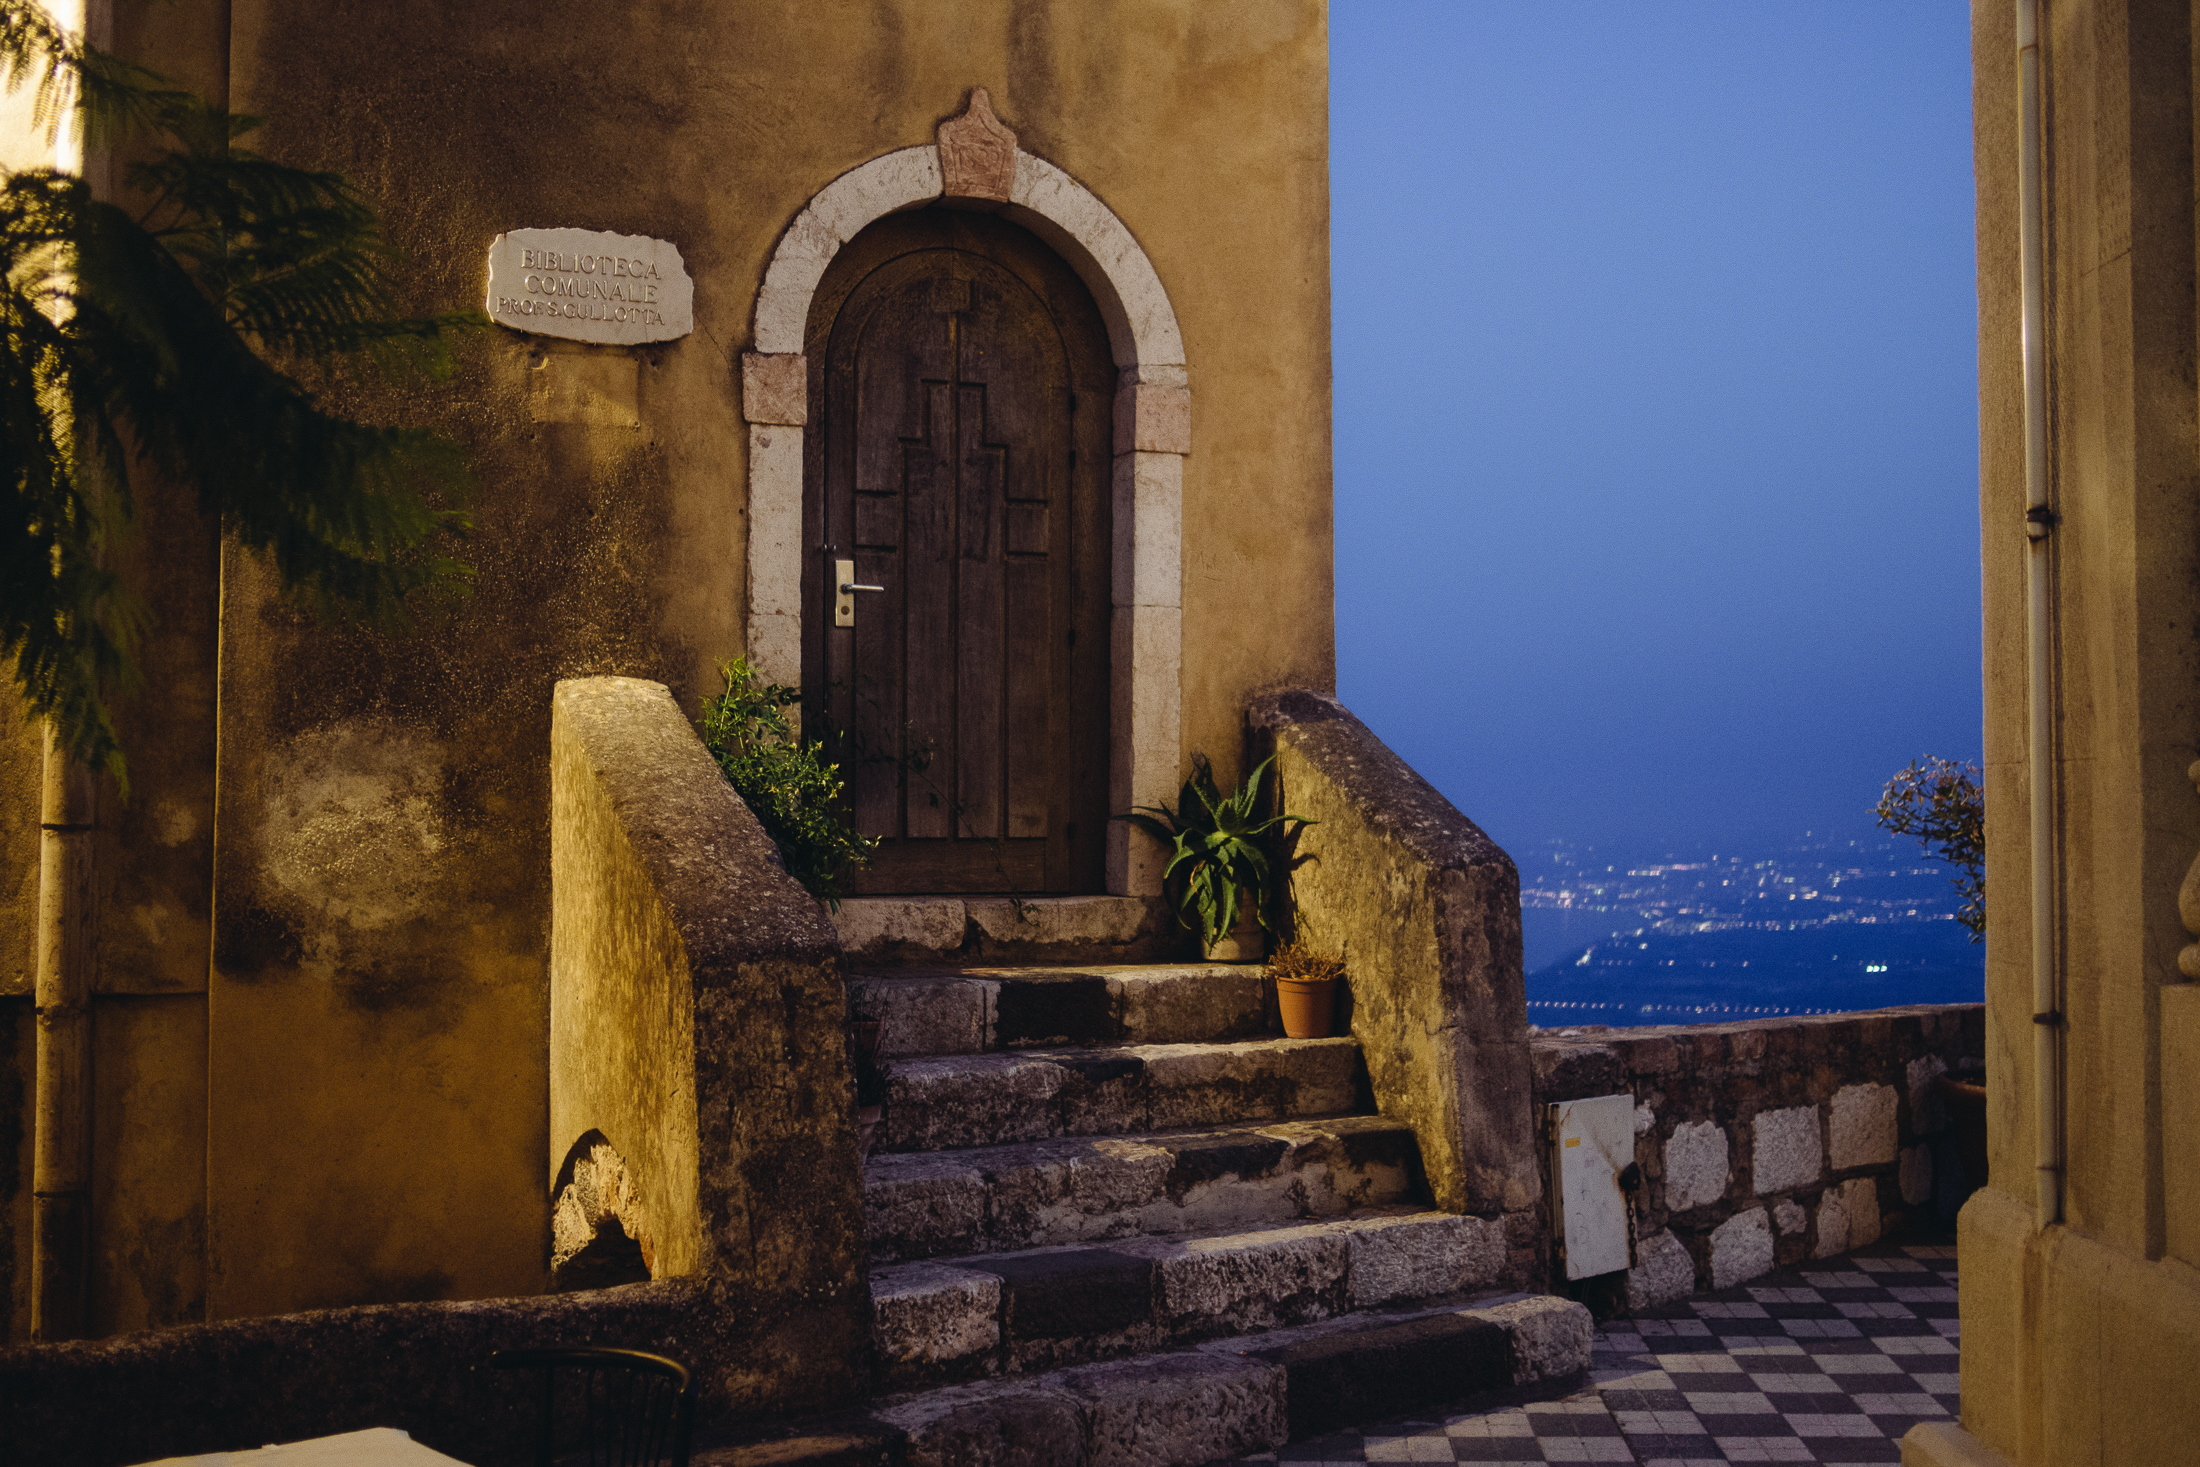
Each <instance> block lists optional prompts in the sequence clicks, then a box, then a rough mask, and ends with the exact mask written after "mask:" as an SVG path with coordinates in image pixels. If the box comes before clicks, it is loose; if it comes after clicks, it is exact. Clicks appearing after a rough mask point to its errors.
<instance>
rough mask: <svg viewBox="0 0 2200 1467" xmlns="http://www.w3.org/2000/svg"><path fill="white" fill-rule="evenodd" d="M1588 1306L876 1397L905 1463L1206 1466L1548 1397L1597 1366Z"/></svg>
mask: <svg viewBox="0 0 2200 1467" xmlns="http://www.w3.org/2000/svg"><path fill="white" fill-rule="evenodd" d="M1592 1333H1593V1326H1592V1324H1591V1321H1590V1318H1589V1311H1588V1310H1587V1309H1585V1308H1583V1307H1582V1306H1581V1305H1580V1304H1577V1303H1575V1302H1573V1301H1572V1300H1568V1299H1558V1298H1554V1297H1550V1296H1547V1295H1545V1296H1537V1297H1527V1296H1519V1295H1515V1296H1511V1297H1509V1298H1503V1299H1492V1300H1485V1301H1480V1302H1478V1303H1475V1304H1470V1305H1467V1306H1465V1307H1458V1306H1448V1307H1443V1308H1431V1309H1424V1310H1417V1311H1405V1312H1386V1311H1363V1312H1357V1313H1353V1314H1349V1315H1345V1316H1343V1317H1341V1318H1338V1319H1332V1320H1326V1321H1324V1322H1322V1323H1320V1324H1314V1325H1308V1326H1303V1327H1300V1328H1298V1329H1292V1330H1282V1331H1277V1332H1274V1333H1271V1334H1266V1335H1260V1336H1256V1337H1254V1338H1251V1339H1238V1338H1231V1339H1223V1340H1216V1341H1212V1342H1210V1343H1208V1344H1204V1345H1199V1346H1195V1347H1194V1348H1192V1349H1189V1350H1178V1351H1173V1352H1170V1353H1167V1354H1157V1355H1142V1356H1136V1357H1133V1358H1131V1359H1126V1360H1116V1361H1111V1362H1109V1363H1107V1364H1103V1365H1083V1366H1077V1367H1074V1368H1072V1369H1067V1370H1059V1371H1053V1372H1049V1373H1047V1374H1044V1375H1028V1376H1004V1377H1000V1378H998V1379H993V1380H987V1381H982V1382H979V1383H977V1384H973V1385H957V1386H945V1387H941V1388H938V1389H934V1390H930V1391H925V1392H923V1393H921V1394H912V1395H908V1396H903V1397H899V1398H889V1399H887V1400H884V1401H881V1402H878V1403H877V1404H876V1405H875V1406H874V1407H873V1410H872V1412H871V1415H872V1418H873V1419H875V1420H877V1421H879V1422H881V1423H882V1424H884V1425H886V1426H889V1427H891V1428H893V1429H894V1430H896V1431H898V1432H900V1433H901V1434H902V1438H903V1439H902V1444H901V1450H902V1452H903V1460H905V1461H908V1462H911V1463H917V1462H924V1463H955V1464H958V1467H1009V1464H1011V1463H1015V1464H1028V1463H1046V1464H1049V1467H1099V1464H1101V1463H1121V1462H1134V1463H1137V1464H1139V1467H1197V1464H1202V1463H1209V1462H1218V1461H1225V1460H1228V1459H1231V1458H1235V1457H1239V1456H1243V1455H1245V1454H1246V1453H1249V1452H1262V1451H1271V1450H1274V1449H1276V1448H1279V1447H1282V1446H1284V1445H1286V1444H1287V1443H1289V1442H1293V1441H1304V1440H1307V1439H1308V1438H1311V1437H1316V1436H1321V1435H1325V1434H1327V1433H1329V1432H1332V1431H1335V1430H1337V1429H1339V1428H1341V1427H1344V1426H1347V1425H1351V1424H1354V1423H1357V1422H1363V1421H1380V1420H1383V1419H1385V1418H1387V1417H1393V1416H1402V1415H1406V1414H1407V1413H1409V1412H1414V1411H1419V1410H1424V1409H1426V1408H1429V1407H1432V1406H1442V1405H1450V1404H1454V1403H1459V1404H1466V1403H1471V1402H1472V1401H1474V1400H1475V1399H1476V1398H1478V1397H1486V1396H1488V1395H1490V1394H1493V1393H1496V1392H1504V1391H1515V1390H1534V1391H1539V1392H1541V1393H1548V1392H1550V1391H1552V1390H1554V1389H1558V1388H1561V1387H1562V1386H1563V1385H1565V1384H1567V1383H1570V1382H1572V1381H1574V1380H1576V1379H1578V1378H1579V1377H1580V1375H1581V1373H1582V1372H1583V1371H1584V1370H1586V1369H1587V1367H1588V1364H1589V1346H1590V1340H1591V1337H1592Z"/></svg>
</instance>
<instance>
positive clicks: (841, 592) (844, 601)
mask: <svg viewBox="0 0 2200 1467" xmlns="http://www.w3.org/2000/svg"><path fill="white" fill-rule="evenodd" d="M885 589H886V588H885V587H884V586H866V585H863V584H861V583H859V582H858V581H857V580H856V563H855V562H854V561H852V560H836V561H834V562H833V625H834V626H836V627H852V626H854V625H855V624H856V592H858V591H883V590H885Z"/></svg>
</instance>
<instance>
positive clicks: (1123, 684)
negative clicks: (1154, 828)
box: [741, 90, 1191, 896]
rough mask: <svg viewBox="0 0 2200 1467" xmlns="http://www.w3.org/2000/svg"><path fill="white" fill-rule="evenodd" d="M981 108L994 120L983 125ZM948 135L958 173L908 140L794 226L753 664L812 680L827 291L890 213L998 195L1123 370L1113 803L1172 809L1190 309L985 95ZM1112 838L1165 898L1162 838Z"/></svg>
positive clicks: (749, 374) (1177, 745) (756, 575)
mask: <svg viewBox="0 0 2200 1467" xmlns="http://www.w3.org/2000/svg"><path fill="white" fill-rule="evenodd" d="M973 115H977V116H978V117H979V119H980V121H979V122H977V123H972V122H969V121H968V119H970V118H971V117H972V116H973ZM981 124H982V125H983V126H984V127H985V128H987V129H988V130H989V131H990V132H992V133H993V134H994V135H996V136H998V137H1000V138H1003V139H1005V140H1006V141H1005V143H1002V144H1001V145H1000V146H1001V148H1002V151H1001V152H1000V154H999V155H998V159H997V164H996V166H995V167H993V168H992V169H991V171H990V175H989V176H975V177H974V176H972V174H971V173H970V171H969V167H968V160H967V158H966V157H964V156H961V155H958V153H957V151H956V149H955V140H954V139H953V138H952V137H951V136H950V132H951V130H953V129H955V128H957V127H958V125H964V126H969V127H972V128H975V127H977V126H979V125H981ZM941 132H942V136H943V138H945V139H946V140H947V141H948V143H949V149H950V157H949V169H948V173H949V175H950V177H948V178H947V179H944V180H943V175H942V169H941V151H940V147H939V145H938V144H926V145H924V146H922V147H915V148H902V149H900V150H898V151H896V152H892V153H887V154H885V155H883V156H881V157H878V158H874V159H872V160H871V161H870V162H868V163H865V164H863V165H861V166H860V167H857V168H853V169H851V170H849V171H848V172H846V173H844V174H842V175H841V176H840V177H838V178H836V179H834V180H833V181H832V182H831V183H830V184H828V185H826V187H825V188H824V189H823V190H822V191H821V192H820V193H819V194H818V195H817V196H816V197H815V198H813V199H811V200H810V202H809V205H808V206H807V207H806V208H804V209H803V211H802V212H801V213H800V214H799V215H797V216H796V217H795V221H794V223H792V224H791V225H789V226H788V227H787V232H786V233H785V234H784V235H782V236H780V240H779V246H778V248H777V249H776V250H775V251H774V252H773V254H772V260H771V264H770V266H769V267H768V268H767V269H766V270H765V272H764V285H763V289H762V290H760V291H759V292H758V293H757V297H756V321H755V331H754V337H753V343H754V350H753V351H750V352H746V353H744V354H743V355H742V358H741V404H742V415H743V416H744V417H745V418H746V419H747V420H748V424H749V563H748V579H749V596H748V648H749V659H750V661H751V663H752V664H753V665H754V666H755V667H756V668H757V670H758V671H759V672H760V673H762V674H763V675H764V676H765V677H767V678H769V679H771V680H772V681H774V682H785V683H794V682H797V681H799V680H800V678H801V674H802V617H803V614H804V612H805V609H806V608H805V607H804V606H803V604H802V568H803V556H804V554H805V553H806V552H805V547H804V546H803V544H802V433H803V425H804V424H805V423H806V422H807V421H808V419H809V410H808V401H807V399H808V394H809V365H808V362H807V361H806V359H805V358H804V355H803V351H804V347H805V344H806V343H805V340H804V333H805V331H806V330H807V327H808V324H809V317H810V303H811V299H812V297H813V296H815V294H816V292H817V286H818V282H819V281H820V280H822V279H823V278H824V275H825V269H826V267H827V266H828V265H830V264H831V263H832V260H833V256H834V255H835V254H837V253H838V252H839V250H840V247H841V246H842V245H843V244H846V243H847V242H848V241H849V240H851V239H854V238H855V237H856V235H857V234H859V233H861V232H862V230H863V229H864V227H865V226H866V225H869V224H870V223H872V222H873V221H874V220H878V219H882V218H884V217H885V216H887V215H888V214H895V213H900V212H902V211H903V210H908V209H919V208H923V207H924V206H925V205H927V204H932V203H935V202H937V201H939V200H941V199H943V198H972V199H981V200H986V201H989V202H991V203H993V204H994V205H996V206H997V207H998V209H999V212H1000V213H1001V215H1002V217H1003V218H1006V219H1010V220H1012V221H1014V222H1015V223H1017V224H1020V225H1022V226H1023V227H1024V228H1026V229H1028V230H1030V231H1031V232H1032V233H1033V234H1035V235H1037V236H1038V237H1039V238H1040V239H1042V240H1045V241H1046V242H1047V244H1048V245H1049V246H1051V247H1052V248H1053V249H1054V250H1055V251H1056V252H1057V253H1058V254H1060V255H1061V256H1062V258H1063V259H1064V260H1065V261H1066V262H1067V263H1068V264H1069V265H1070V267H1071V268H1072V269H1074V270H1075V271H1076V272H1077V274H1078V276H1079V277H1080V278H1081V279H1083V281H1084V282H1085V286H1086V288H1087V289H1089V290H1090V291H1091V292H1092V296H1093V300H1094V302H1095V303H1096V304H1097V305H1098V306H1099V308H1100V314H1101V316H1102V318H1103V319H1104V320H1105V321H1106V322H1107V327H1108V338H1109V343H1110V346H1111V348H1112V349H1113V351H1114V355H1115V365H1116V370H1117V385H1116V394H1115V470H1114V507H1113V509H1114V525H1115V531H1114V545H1113V546H1112V547H1111V557H1112V559H1111V563H1112V571H1111V575H1112V580H1113V598H1112V599H1113V611H1112V613H1111V627H1110V632H1111V636H1110V648H1109V657H1110V661H1109V667H1110V670H1111V681H1110V692H1109V719H1108V721H1109V729H1108V733H1109V749H1110V769H1109V777H1108V800H1109V808H1110V810H1111V811H1123V810H1128V809H1130V808H1131V807H1132V806H1134V805H1152V804H1156V803H1159V802H1160V801H1162V800H1167V799H1172V798H1173V797H1174V796H1175V793H1176V786H1177V774H1178V759H1179V757H1180V752H1181V747H1182V723H1183V693H1182V665H1183V518H1184V516H1183V500H1184V456H1185V455H1186V454H1187V453H1189V452H1191V396H1190V390H1189V381H1188V379H1187V377H1186V375H1185V370H1184V339H1183V336H1182V335H1181V334H1180V333H1179V332H1178V330H1177V324H1176V312H1175V310H1174V309H1173V308H1172V307H1171V306H1170V304H1169V297H1168V292H1167V291H1165V290H1164V289H1162V286H1161V278H1160V277H1159V276H1158V275H1157V274H1155V273H1154V268H1153V262H1152V261H1151V260H1149V259H1147V258H1146V252H1145V251H1144V250H1142V249H1140V248H1139V245H1138V241H1137V240H1136V239H1135V238H1133V237H1132V235H1131V232H1130V230H1129V229H1128V228H1126V227H1125V226H1124V224H1123V221H1122V220H1120V219H1118V218H1117V217H1116V216H1115V213H1114V211H1112V210H1111V209H1109V208H1108V206H1107V205H1106V204H1103V203H1101V202H1100V200H1099V199H1098V198H1097V197H1095V196H1094V195H1093V194H1092V192H1091V191H1090V190H1088V189H1086V188H1085V187H1084V186H1083V185H1082V184H1080V183H1078V182H1077V181H1076V180H1075V179H1073V178H1071V177H1070V176H1069V175H1068V174H1066V173H1064V172H1063V171H1062V170H1061V169H1059V168H1056V167H1055V166H1054V165H1053V164H1051V163H1049V162H1047V161H1046V160H1044V159H1042V158H1036V157H1034V156H1032V155H1031V154H1029V153H1026V152H1024V151H1022V150H1021V149H1015V148H1014V134H1013V133H1009V132H1008V131H1007V130H1006V129H1005V128H1002V127H1001V126H1000V124H999V123H998V122H997V121H994V120H993V119H992V116H991V109H990V107H988V106H987V104H986V101H985V96H984V93H983V91H982V90H980V91H979V92H976V93H974V94H973V97H972V106H971V111H970V112H968V113H966V114H965V115H964V117H963V118H958V119H956V120H955V121H954V122H950V123H948V124H946V125H945V126H943V128H942V129H941ZM1011 149H1013V151H1012V152H1011V151H1008V150H1011ZM1010 158H1013V166H1012V167H1011V165H1010V164H1009V161H1008V160H1009V159H1010ZM951 187H952V189H953V190H954V191H953V192H950V188H951ZM1108 832H1109V833H1108V868H1107V869H1108V876H1107V880H1108V890H1109V891H1110V892H1112V893H1115V894H1116V895H1119V896H1152V895H1156V894H1158V893H1159V891H1160V889H1161V880H1160V863H1159V861H1158V860H1157V859H1155V856H1156V853H1157V851H1158V849H1159V848H1158V845H1157V844H1156V843H1154V842H1152V841H1150V840H1149V839H1148V838H1147V837H1144V836H1139V835H1135V834H1134V833H1133V832H1132V831H1131V830H1130V829H1129V828H1128V827H1127V826H1126V825H1125V824H1124V823H1123V822H1122V821H1120V820H1113V821H1110V822H1109V826H1108Z"/></svg>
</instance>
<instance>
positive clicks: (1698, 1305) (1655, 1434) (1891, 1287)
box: [1244, 1245, 1956, 1467]
mask: <svg viewBox="0 0 2200 1467" xmlns="http://www.w3.org/2000/svg"><path fill="white" fill-rule="evenodd" d="M1955 1255H1956V1250H1955V1249H1954V1248H1950V1247H1923V1246H1914V1245H1912V1246H1893V1245H1883V1246H1878V1247H1873V1248H1867V1249H1862V1250H1859V1251H1857V1252H1855V1253H1850V1254H1846V1255H1844V1256H1842V1257H1839V1258H1828V1259H1824V1260H1821V1261H1819V1262H1815V1263H1810V1264H1805V1265H1804V1266H1803V1267H1801V1268H1797V1269H1785V1270H1782V1271H1780V1272H1778V1273H1774V1274H1770V1275H1767V1276H1766V1277H1764V1278H1762V1279H1759V1280H1758V1281H1757V1282H1755V1283H1753V1284H1749V1285H1745V1286H1744V1287H1742V1288H1738V1289H1728V1290H1726V1291H1725V1292H1724V1293H1717V1294H1699V1295H1697V1296H1695V1297H1694V1298H1691V1299H1684V1300H1682V1301H1680V1302H1679V1303H1677V1304H1670V1305H1667V1306H1665V1307H1664V1308H1661V1309H1654V1310H1650V1311H1647V1312H1645V1313H1643V1314H1640V1315H1637V1316H1635V1317H1634V1318H1632V1319H1622V1320H1615V1321H1613V1322H1612V1323H1610V1324H1608V1325H1604V1326H1602V1327H1600V1328H1599V1329H1598V1331H1597V1338H1596V1347H1595V1351H1594V1353H1593V1355H1592V1357H1591V1360H1590V1368H1589V1381H1588V1384H1587V1385H1586V1387H1585V1388H1584V1389H1582V1390H1581V1391H1579V1392H1578V1393H1576V1394H1574V1395H1571V1396H1568V1397H1566V1398H1564V1399H1563V1400H1555V1401H1533V1402H1529V1403H1527V1404H1525V1405H1516V1406H1503V1407H1498V1408H1496V1409H1490V1410H1483V1411H1477V1412H1470V1413H1467V1414H1464V1415H1445V1416H1442V1417H1441V1418H1440V1419H1433V1420H1414V1421H1393V1422H1386V1423H1383V1424H1380V1425H1372V1426H1366V1427H1362V1428H1361V1429H1359V1430H1357V1431H1348V1432H1340V1433H1338V1434H1337V1435H1335V1436H1330V1437H1324V1438H1322V1439H1321V1440H1319V1441H1310V1442H1298V1443H1295V1444H1293V1445H1291V1446H1288V1447H1285V1448H1283V1449H1282V1450H1281V1451H1277V1452H1264V1453H1262V1454H1260V1455H1259V1456H1255V1457H1247V1458H1245V1459H1244V1460H1246V1461H1248V1462H1272V1461H1283V1462H1309V1463H1311V1462H1460V1463H1485V1462H1491V1463H1494V1462H1632V1463H1638V1464H1641V1467H1698V1464H1703V1467H1714V1464H1721V1463H1727V1462H1819V1463H1828V1464H1832V1463H1862V1462H1899V1461H1901V1460H1902V1450H1901V1446H1900V1443H1901V1439H1902V1434H1903V1433H1904V1432H1906V1431H1908V1430H1909V1429H1910V1428H1911V1427H1912V1426H1914V1425H1915V1424H1917V1423H1918V1422H1920V1421H1939V1420H1948V1419H1950V1418H1952V1417H1953V1416H1954V1415H1955V1412H1956V1256H1955Z"/></svg>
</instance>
